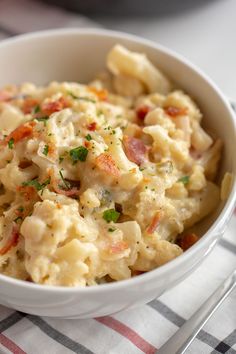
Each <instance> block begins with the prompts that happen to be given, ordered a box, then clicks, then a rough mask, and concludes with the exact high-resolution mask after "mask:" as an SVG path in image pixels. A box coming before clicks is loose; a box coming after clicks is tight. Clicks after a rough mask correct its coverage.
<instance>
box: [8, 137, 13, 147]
mask: <svg viewBox="0 0 236 354" xmlns="http://www.w3.org/2000/svg"><path fill="white" fill-rule="evenodd" d="M8 147H9V149H11V150H12V149H13V147H14V139H13V138H11V139H10V140H9V141H8Z"/></svg>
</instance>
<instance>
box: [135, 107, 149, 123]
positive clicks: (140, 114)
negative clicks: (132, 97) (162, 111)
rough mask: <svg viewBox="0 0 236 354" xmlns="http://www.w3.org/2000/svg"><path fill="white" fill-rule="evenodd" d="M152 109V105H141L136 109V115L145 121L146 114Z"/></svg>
mask: <svg viewBox="0 0 236 354" xmlns="http://www.w3.org/2000/svg"><path fill="white" fill-rule="evenodd" d="M150 111H151V107H149V106H147V105H143V106H140V107H139V108H138V109H137V110H136V115H137V118H138V119H140V120H141V121H144V119H145V117H146V115H147V114H148V113H149V112H150Z"/></svg>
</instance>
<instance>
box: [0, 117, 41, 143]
mask: <svg viewBox="0 0 236 354" xmlns="http://www.w3.org/2000/svg"><path fill="white" fill-rule="evenodd" d="M35 124H36V123H35V122H27V123H25V124H22V125H20V126H19V127H17V128H16V129H15V130H13V132H11V133H10V134H9V135H8V136H7V137H6V138H5V139H4V140H3V141H2V143H3V144H4V145H7V144H8V142H9V141H10V140H11V139H13V140H14V144H16V143H18V142H19V141H20V140H23V139H25V138H29V137H30V136H32V135H33V127H34V126H35Z"/></svg>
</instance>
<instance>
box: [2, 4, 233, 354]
mask: <svg viewBox="0 0 236 354" xmlns="http://www.w3.org/2000/svg"><path fill="white" fill-rule="evenodd" d="M94 26H97V25H96V24H94V23H93V22H92V21H90V20H88V19H86V18H84V17H82V16H78V15H73V14H70V13H67V12H65V11H62V10H60V9H58V8H55V7H51V6H46V5H43V4H41V3H39V2H33V1H29V0H21V1H18V0H2V1H1V0H0V39H3V38H5V37H8V36H10V35H13V34H17V33H23V32H29V31H35V30H42V29H48V28H55V27H94ZM235 230H236V215H234V216H233V218H232V219H231V222H230V223H229V226H228V229H227V231H226V233H225V235H224V238H223V239H222V240H221V241H220V242H219V243H218V245H217V246H216V247H215V249H214V250H213V252H212V253H211V254H210V256H209V257H208V258H207V259H206V260H205V261H204V262H203V264H202V265H201V266H200V267H199V268H198V269H197V270H196V271H195V272H194V273H193V274H192V275H191V276H190V277H189V278H187V279H186V280H185V281H184V282H182V283H180V284H179V285H177V286H176V287H175V288H173V289H171V290H170V291H168V292H167V293H165V294H164V295H163V296H161V297H160V298H159V299H156V300H153V301H152V302H150V303H149V304H147V305H145V306H142V307H139V308H136V309H132V310H127V311H124V312H121V313H118V314H116V315H113V316H106V317H102V318H95V319H88V320H60V319H53V318H46V317H44V318H41V317H37V316H33V315H27V314H24V313H20V312H18V311H14V310H12V309H9V308H6V307H3V306H1V305H0V353H1V354H3V353H16V354H23V353H27V354H48V353H50V354H67V353H68V354H69V353H80V354H90V353H96V354H110V353H111V354H136V353H146V354H151V353H155V351H156V350H157V349H158V348H160V347H161V345H162V344H163V343H165V342H166V341H167V339H168V338H169V337H171V336H172V335H173V334H174V333H175V331H176V330H177V329H178V328H179V327H181V325H182V324H183V323H184V322H185V321H186V320H187V319H188V318H189V317H190V316H191V314H192V313H194V312H195V311H196V310H197V309H198V307H199V306H200V305H201V304H202V303H203V302H204V301H205V300H206V299H207V297H208V296H209V295H210V294H211V293H212V292H213V291H214V290H215V289H216V288H217V286H218V285H219V284H220V283H221V282H222V281H223V280H224V279H225V278H226V277H227V276H228V274H230V273H231V271H232V270H233V269H234V268H235V267H236V238H235ZM187 353H194V354H199V353H203V354H207V353H230V354H233V353H235V354H236V292H233V293H232V294H231V296H229V297H228V298H227V300H226V301H225V302H224V303H223V305H222V306H221V307H220V309H219V310H218V311H217V312H216V313H215V314H214V315H213V317H212V318H211V319H210V321H209V322H208V323H207V324H206V325H205V327H204V329H203V330H202V331H201V332H200V333H199V335H198V336H197V339H195V340H194V342H193V343H192V345H191V346H190V348H189V349H188V350H187ZM167 354H174V353H167Z"/></svg>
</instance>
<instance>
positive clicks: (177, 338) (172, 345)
mask: <svg viewBox="0 0 236 354" xmlns="http://www.w3.org/2000/svg"><path fill="white" fill-rule="evenodd" d="M235 286H236V270H235V271H234V272H233V273H232V274H231V275H230V276H229V277H228V278H227V279H226V280H225V281H224V282H223V283H222V284H221V285H220V286H219V287H218V288H217V290H216V291H215V292H214V293H213V294H212V295H211V296H210V297H209V298H208V299H207V300H206V301H205V302H204V303H203V305H202V306H201V307H200V308H199V309H198V310H197V311H196V312H195V313H194V314H193V315H192V317H190V319H189V320H187V321H186V322H185V323H184V325H183V326H182V327H181V328H180V329H179V330H178V331H177V332H176V333H175V334H174V335H173V336H172V337H171V338H170V339H169V340H168V341H167V342H166V343H165V344H164V345H163V346H162V347H161V348H160V349H159V350H158V352H157V353H158V354H182V353H184V352H185V351H186V349H187V348H188V347H189V345H190V344H191V343H192V341H193V340H194V338H195V337H196V336H197V334H198V333H199V331H200V330H201V329H202V327H203V326H204V324H205V323H206V322H207V321H208V319H209V318H210V317H211V315H212V314H213V313H214V312H215V311H216V310H217V308H218V307H219V306H220V305H221V303H222V302H223V301H224V300H225V299H226V297H227V296H228V295H229V294H230V293H231V291H232V290H233V289H234V287H235Z"/></svg>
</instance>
